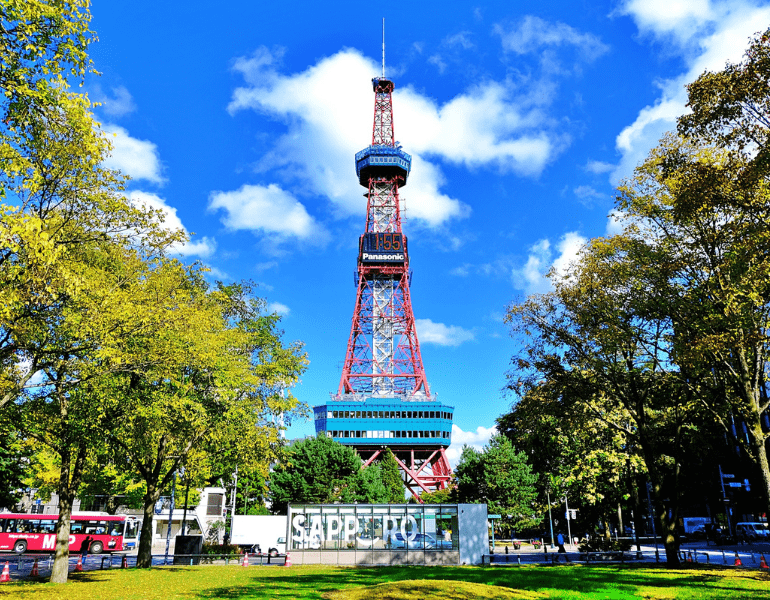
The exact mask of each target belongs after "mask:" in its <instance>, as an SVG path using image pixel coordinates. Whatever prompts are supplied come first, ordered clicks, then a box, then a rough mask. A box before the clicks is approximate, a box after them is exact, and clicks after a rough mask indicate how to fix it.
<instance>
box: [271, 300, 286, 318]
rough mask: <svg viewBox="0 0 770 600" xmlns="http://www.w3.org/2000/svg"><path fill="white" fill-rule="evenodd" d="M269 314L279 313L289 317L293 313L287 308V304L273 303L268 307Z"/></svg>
mask: <svg viewBox="0 0 770 600" xmlns="http://www.w3.org/2000/svg"><path fill="white" fill-rule="evenodd" d="M267 312H268V313H278V314H279V315H283V316H288V315H289V313H290V312H291V309H290V308H289V307H288V306H286V305H285V304H281V303H280V302H271V303H270V304H268V305H267Z"/></svg>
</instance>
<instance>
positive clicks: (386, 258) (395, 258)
mask: <svg viewBox="0 0 770 600" xmlns="http://www.w3.org/2000/svg"><path fill="white" fill-rule="evenodd" d="M361 261H362V262H404V255H403V254H397V253H392V254H391V253H388V254H370V253H369V252H363V253H362V254H361Z"/></svg>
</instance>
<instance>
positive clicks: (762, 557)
mask: <svg viewBox="0 0 770 600" xmlns="http://www.w3.org/2000/svg"><path fill="white" fill-rule="evenodd" d="M759 568H760V569H770V567H768V566H767V561H766V560H765V555H764V554H760V555H759Z"/></svg>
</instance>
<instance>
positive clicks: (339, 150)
mask: <svg viewBox="0 0 770 600" xmlns="http://www.w3.org/2000/svg"><path fill="white" fill-rule="evenodd" d="M457 43H461V41H460V39H459V38H458V40H457ZM277 62H278V61H277V59H276V57H275V56H274V54H271V53H270V52H268V51H267V50H266V49H264V48H262V49H260V50H258V51H257V52H256V53H255V54H254V55H253V56H252V57H249V58H241V59H238V60H236V61H235V63H234V69H235V70H236V71H238V72H240V73H242V74H243V77H244V80H245V81H246V83H247V84H248V85H247V86H244V87H239V88H237V89H236V90H234V92H233V96H232V99H231V102H230V104H229V106H228V110H229V111H230V112H231V113H233V114H234V113H236V112H238V111H241V110H245V109H253V110H256V111H258V112H260V113H263V114H267V115H270V116H272V117H275V118H279V119H281V120H283V121H284V122H285V123H286V128H287V132H286V134H284V135H283V136H281V137H280V138H279V139H278V140H277V142H276V143H275V145H274V147H273V148H272V150H271V151H270V152H269V153H268V154H266V155H265V156H264V157H262V159H261V161H260V162H259V165H258V169H259V170H261V171H262V172H268V171H270V172H271V173H277V174H278V175H279V176H281V177H282V178H283V179H284V183H283V184H282V185H284V187H286V188H287V189H291V187H290V186H295V185H296V186H302V187H305V188H307V187H309V188H310V189H313V190H319V191H321V192H322V193H324V194H325V195H326V196H327V197H328V198H329V199H330V200H331V202H332V203H333V204H334V206H335V208H336V209H337V212H338V213H339V214H341V215H350V214H363V213H364V211H365V208H366V203H365V201H363V200H362V199H361V194H362V190H361V188H360V186H359V185H358V183H357V181H356V179H355V177H354V176H353V174H352V169H351V166H352V165H351V163H352V160H351V157H352V156H353V155H354V154H355V152H357V151H359V150H361V149H362V148H363V147H364V146H365V145H366V144H367V142H368V140H370V139H371V127H372V125H371V123H372V111H373V106H374V101H373V94H372V90H371V87H370V85H368V82H369V80H370V79H371V76H372V75H373V74H376V73H377V72H378V70H379V69H378V65H376V64H375V63H374V62H373V61H371V60H369V59H367V58H365V57H363V56H362V55H361V54H360V53H359V52H358V51H356V50H352V49H346V50H342V51H340V52H338V53H337V54H335V55H333V56H330V57H327V58H323V59H321V60H319V61H318V63H316V64H315V65H313V66H311V67H309V68H308V69H306V70H305V71H303V72H300V73H294V74H289V75H283V74H280V73H278V72H277V71H276V69H275V65H276V63H277ZM529 92H530V90H523V89H518V88H516V86H515V85H514V84H512V83H511V82H508V81H505V82H501V83H500V82H487V83H485V84H482V85H479V86H476V87H474V88H472V89H469V90H468V91H466V92H464V93H461V94H459V95H457V96H456V97H454V98H453V99H452V100H450V101H449V102H447V103H445V104H443V105H440V104H438V103H437V102H436V101H435V100H433V99H432V98H429V97H427V96H425V95H423V94H422V93H421V92H418V91H416V90H415V89H413V88H411V87H408V86H407V87H404V88H397V89H396V91H395V93H394V126H395V133H396V137H397V139H398V140H399V141H401V142H402V143H403V145H404V149H405V150H406V151H407V152H409V153H411V154H412V156H413V161H412V167H413V171H412V175H410V177H409V181H408V185H407V186H406V187H405V188H404V189H403V195H404V196H405V197H406V199H407V200H408V208H409V213H408V214H409V217H410V219H418V220H420V221H422V222H423V223H425V224H426V225H428V226H431V227H437V226H439V225H441V224H443V223H445V222H446V221H449V220H451V219H459V218H464V217H466V216H467V215H468V214H469V212H470V209H469V207H468V206H467V205H465V204H464V203H462V202H461V201H459V200H457V199H455V198H452V197H450V196H448V195H446V194H442V193H441V191H440V190H441V188H442V186H443V183H444V178H443V174H442V172H441V169H440V167H439V165H438V163H437V161H436V160H434V159H437V160H446V161H450V162H452V163H455V164H461V165H464V166H466V167H469V168H478V167H494V168H497V169H499V170H501V171H511V172H515V173H518V174H521V175H525V176H537V175H539V174H540V173H541V172H542V170H543V169H544V167H545V165H546V164H547V163H548V162H549V161H550V160H552V159H553V157H554V156H555V155H556V154H557V153H558V152H560V151H561V150H562V149H563V148H564V147H565V143H566V138H565V137H564V135H563V134H561V133H557V128H556V125H555V123H553V122H552V121H551V119H550V118H549V117H548V116H547V115H546V114H544V113H543V112H542V110H540V109H539V108H538V107H536V106H534V105H533V102H534V100H533V98H538V97H541V96H540V95H538V94H531V93H529Z"/></svg>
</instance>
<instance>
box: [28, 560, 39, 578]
mask: <svg viewBox="0 0 770 600" xmlns="http://www.w3.org/2000/svg"><path fill="white" fill-rule="evenodd" d="M39 575H40V572H39V571H38V570H37V559H35V564H34V565H32V570H31V571H30V572H29V576H30V577H38V576H39Z"/></svg>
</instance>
